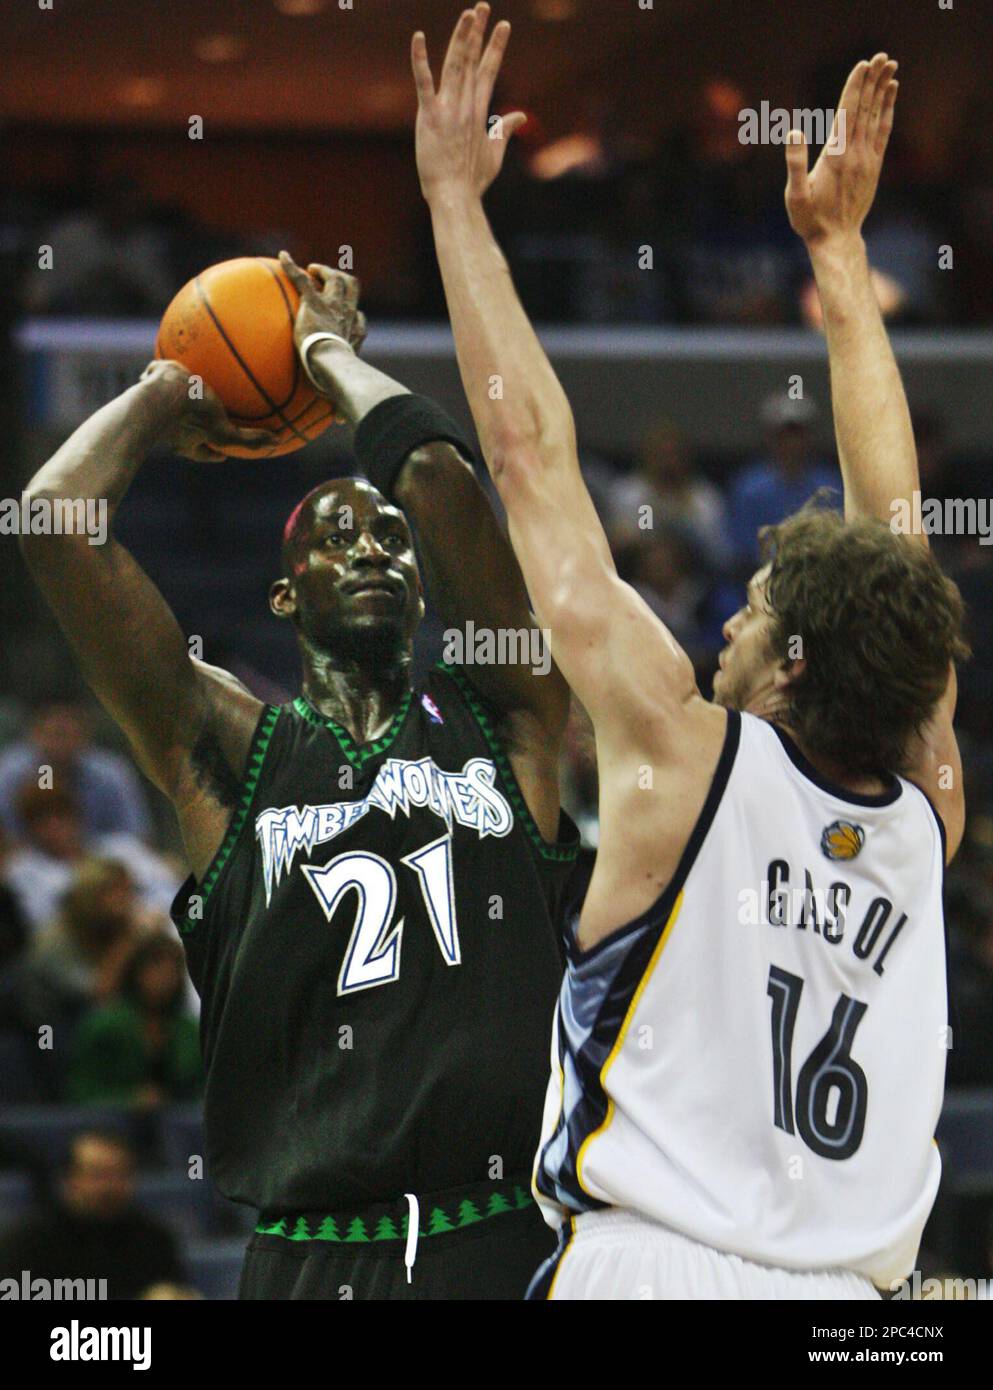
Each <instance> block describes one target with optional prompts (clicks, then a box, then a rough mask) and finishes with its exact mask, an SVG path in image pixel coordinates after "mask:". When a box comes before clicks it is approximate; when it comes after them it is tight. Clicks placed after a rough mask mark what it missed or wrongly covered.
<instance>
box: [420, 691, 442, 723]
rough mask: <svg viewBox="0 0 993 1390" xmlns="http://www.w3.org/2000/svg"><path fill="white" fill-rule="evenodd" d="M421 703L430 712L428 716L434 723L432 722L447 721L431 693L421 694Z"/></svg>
mask: <svg viewBox="0 0 993 1390" xmlns="http://www.w3.org/2000/svg"><path fill="white" fill-rule="evenodd" d="M421 704H422V705H423V706H424V708H425V709H426V710H427V712H428V718H429V719H430V720H431V723H432V724H444V722H445V721H444V719H442V717H441V710H440V709H439V708H438V706H437V705H436V704H435V702H434V701H433V700H432V699H431V696H430V695H427V694H425V695H422V696H421Z"/></svg>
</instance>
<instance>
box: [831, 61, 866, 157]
mask: <svg viewBox="0 0 993 1390" xmlns="http://www.w3.org/2000/svg"><path fill="white" fill-rule="evenodd" d="M868 71H869V64H868V63H867V62H866V61H865V59H864V58H863V59H862V61H861V62H858V63H856V64H855V66H854V67H853V68H852V70H851V72H850V73H849V74H848V81H847V82H846V83H845V85H844V87H843V89H842V92H841V96H840V97H839V99H838V109H837V110H836V111H835V113H834V125H833V126H832V127H831V140H832V141H833V142H834V143H838V139H839V133H840V137H841V139H842V140H843V141H844V143H845V144H847V143H848V141H849V140H851V139H852V138H853V136H854V134H855V127H856V118H857V117H858V111H859V100H860V99H861V96H862V87H863V85H864V83H865V75H866V73H867V72H868ZM841 121H844V129H843V130H841V131H840V132H839V125H840V123H841Z"/></svg>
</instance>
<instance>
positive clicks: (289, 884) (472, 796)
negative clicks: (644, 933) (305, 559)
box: [173, 666, 576, 1213]
mask: <svg viewBox="0 0 993 1390" xmlns="http://www.w3.org/2000/svg"><path fill="white" fill-rule="evenodd" d="M564 833H565V835H566V839H565V841H563V842H561V843H559V844H556V845H550V844H547V843H546V842H545V841H543V840H542V838H541V835H540V833H539V831H538V828H537V826H536V825H535V823H534V821H533V820H532V819H531V816H530V815H529V813H528V810H527V807H526V805H525V803H524V799H523V796H522V794H521V792H520V789H519V788H518V786H517V783H516V780H515V778H514V775H513V772H512V770H511V767H510V763H509V761H508V759H507V756H506V753H505V752H504V750H503V748H502V746H501V743H500V741H499V738H498V736H497V733H496V731H495V728H494V723H493V719H492V716H491V714H490V713H489V711H488V709H487V707H486V706H485V705H484V703H483V702H482V701H481V700H480V698H479V697H478V696H477V695H476V694H475V692H474V691H473V690H472V689H471V688H470V686H469V685H468V683H467V681H466V680H465V678H464V676H463V674H462V673H461V672H460V671H459V670H457V669H454V668H451V667H447V666H439V667H437V668H436V669H435V670H434V671H433V672H432V673H431V675H430V677H429V680H428V682H427V687H426V689H425V690H424V691H423V692H422V691H414V692H412V693H411V694H410V695H409V696H408V697H407V698H406V700H405V701H404V702H403V704H402V705H401V706H400V708H399V709H398V711H397V713H396V716H395V718H394V719H393V721H392V723H391V725H390V727H389V729H388V730H387V731H386V733H385V734H384V735H383V736H382V737H381V738H379V739H377V740H376V742H374V743H372V744H368V745H365V746H362V747H359V746H357V745H356V744H355V743H354V742H353V741H352V739H351V738H350V736H349V735H348V733H347V731H346V730H345V729H343V728H342V727H341V726H340V725H338V724H335V723H334V722H333V721H332V720H329V719H326V718H325V717H324V716H323V715H321V714H319V713H318V712H317V711H316V710H314V709H313V708H312V707H311V706H310V705H309V704H308V703H307V702H306V701H305V700H303V699H302V698H301V699H297V700H295V701H293V703H292V704H288V705H283V706H274V705H272V706H267V707H266V709H265V710H264V712H263V714H262V717H261V719H260V721H259V726H258V729H257V732H256V735H255V740H254V743H253V746H252V751H251V754H250V757H249V763H248V770H247V773H246V778H245V783H244V786H243V791H242V797H241V801H240V803H239V805H238V808H237V810H236V812H235V815H234V817H233V820H232V823H231V827H230V829H229V832H228V834H227V836H226V838H225V840H224V843H223V844H222V846H221V848H220V850H219V851H218V853H217V855H216V857H215V859H214V862H213V863H212V864H211V866H210V868H209V869H208V871H207V873H206V874H205V876H204V880H203V885H202V887H201V888H199V889H198V888H197V886H196V884H195V882H194V880H193V879H192V878H190V879H188V880H187V882H186V883H185V884H184V886H183V888H182V889H181V890H180V893H179V895H178V896H177V899H176V902H175V904H174V906H173V916H174V920H175V922H176V925H177V927H178V928H179V931H180V934H181V936H182V939H183V943H184V946H185V949H186V955H187V961H188V964H189V968H190V974H191V976H192V978H193V982H194V984H195V985H196V987H197V990H198V991H199V994H200V997H201V1001H202V1012H201V1041H202V1048H203V1054H204V1061H205V1066H206V1072H207V1089H206V1098H205V1127H206V1140H207V1158H208V1164H209V1167H210V1170H211V1174H212V1176H213V1178H214V1180H215V1181H216V1182H217V1184H218V1186H219V1187H220V1189H221V1191H222V1192H224V1193H225V1194H226V1195H227V1196H228V1197H231V1198H234V1199H235V1200H237V1201H244V1202H248V1203H250V1204H251V1205H252V1206H255V1207H257V1208H259V1209H260V1210H262V1211H265V1212H266V1213H270V1212H272V1213H278V1212H280V1211H281V1210H287V1211H292V1210H299V1209H311V1210H313V1209H328V1210H330V1209H333V1208H335V1207H341V1206H345V1205H348V1204H353V1203H354V1204H363V1203H364V1204H369V1203H372V1202H380V1201H389V1200H393V1199H394V1198H396V1197H398V1196H400V1195H402V1194H403V1193H404V1192H409V1191H413V1192H431V1191H437V1190H442V1189H446V1188H450V1187H455V1186H457V1185H459V1184H461V1183H469V1182H477V1181H478V1182H482V1181H486V1180H487V1179H488V1178H490V1177H492V1176H495V1174H494V1172H493V1170H492V1165H493V1163H494V1160H495V1159H499V1160H500V1161H502V1164H503V1172H504V1173H505V1174H510V1173H513V1172H515V1171H520V1170H524V1171H527V1170H529V1169H530V1167H531V1163H532V1160H533V1156H534V1151H535V1148H536V1147H537V1141H538V1136H539V1127H540V1122H541V1111H542V1101H543V1096H544V1091H545V1082H546V1080H547V1070H548V1062H547V1052H548V1038H549V1030H550V1028H551V1018H552V1013H553V1010H554V1006H555V999H556V996H557V993H558V988H559V983H560V980H561V973H562V972H561V963H560V958H559V954H558V945H557V941H558V936H557V933H556V930H555V927H554V926H553V921H554V919H555V918H556V916H557V910H558V904H559V900H560V897H561V894H562V891H563V889H564V886H565V880H566V878H567V876H568V872H569V869H570V866H571V864H572V862H573V860H574V858H575V853H576V836H575V830H574V828H573V827H572V826H571V825H566V826H565V827H564Z"/></svg>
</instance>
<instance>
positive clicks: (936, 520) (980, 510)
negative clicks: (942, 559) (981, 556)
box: [890, 492, 993, 545]
mask: <svg viewBox="0 0 993 1390" xmlns="http://www.w3.org/2000/svg"><path fill="white" fill-rule="evenodd" d="M890 530H891V531H893V532H894V533H895V534H896V535H898V536H907V535H911V536H978V537H979V544H980V545H989V544H990V543H991V541H993V502H991V501H990V499H989V498H988V497H982V498H976V497H922V496H921V494H920V492H914V493H912V494H911V496H910V497H909V498H907V497H897V498H895V499H894V500H893V501H892V502H891V503H890Z"/></svg>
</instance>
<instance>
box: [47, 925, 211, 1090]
mask: <svg viewBox="0 0 993 1390" xmlns="http://www.w3.org/2000/svg"><path fill="white" fill-rule="evenodd" d="M184 1000H185V972H184V968H183V952H182V949H181V947H180V946H179V943H178V942H177V941H175V940H174V939H173V938H171V937H169V936H167V935H165V933H158V932H157V933H156V934H155V935H154V936H148V937H146V938H145V939H144V940H142V941H140V942H138V943H137V944H136V945H135V947H134V949H133V950H132V953H131V955H130V957H129V959H128V961H127V962H126V964H125V966H124V970H123V974H122V978H121V985H120V989H119V991H118V994H117V996H116V997H115V998H114V999H112V1000H110V1001H109V1002H108V1003H107V1004H105V1005H104V1006H103V1008H100V1009H95V1010H94V1011H93V1012H92V1013H90V1014H89V1015H88V1016H87V1017H86V1018H84V1019H83V1021H82V1023H81V1024H80V1027H79V1030H78V1032H77V1034H76V1039H75V1044H74V1047H73V1057H72V1061H71V1063H70V1068H69V1085H68V1098H69V1099H70V1100H73V1101H93V1102H95V1103H98V1104H101V1103H102V1104H107V1105H128V1106H135V1107H139V1108H142V1109H149V1108H151V1107H153V1106H157V1105H164V1104H168V1103H169V1102H170V1101H180V1100H190V1099H192V1098H193V1097H194V1096H196V1095H198V1094H199V1092H200V1089H201V1070H200V1043H199V1038H198V1030H197V1024H196V1020H195V1019H193V1018H192V1017H190V1015H189V1014H187V1013H186V1012H185V1010H184Z"/></svg>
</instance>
